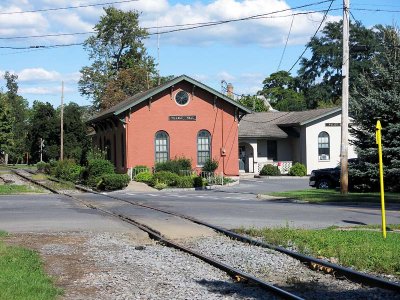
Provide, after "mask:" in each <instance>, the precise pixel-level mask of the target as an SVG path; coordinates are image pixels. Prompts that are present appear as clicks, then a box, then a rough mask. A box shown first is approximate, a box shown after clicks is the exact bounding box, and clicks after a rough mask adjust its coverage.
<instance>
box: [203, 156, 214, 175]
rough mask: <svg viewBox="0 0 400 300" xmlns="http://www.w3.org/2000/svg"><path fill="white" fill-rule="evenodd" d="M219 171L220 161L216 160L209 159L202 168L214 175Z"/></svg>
mask: <svg viewBox="0 0 400 300" xmlns="http://www.w3.org/2000/svg"><path fill="white" fill-rule="evenodd" d="M216 169H218V161H217V160H215V159H207V160H206V162H205V163H204V166H203V168H202V171H203V172H211V173H214V172H215V170H216Z"/></svg>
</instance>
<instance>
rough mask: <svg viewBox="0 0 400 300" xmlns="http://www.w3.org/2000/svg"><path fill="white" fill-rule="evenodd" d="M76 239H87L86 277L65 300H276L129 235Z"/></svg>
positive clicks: (54, 249)
mask: <svg viewBox="0 0 400 300" xmlns="http://www.w3.org/2000/svg"><path fill="white" fill-rule="evenodd" d="M76 235H79V236H80V237H82V236H85V237H86V240H85V242H84V243H82V244H81V245H78V247H81V249H80V250H79V251H80V252H81V254H80V255H79V257H80V258H79V264H80V265H81V267H82V268H84V269H85V270H86V272H84V274H83V276H81V277H79V278H76V279H75V280H74V282H73V283H72V285H70V286H69V287H68V290H67V291H66V293H65V298H66V299H154V300H156V299H163V300H164V299H276V298H275V297H274V296H273V295H271V294H270V293H268V292H266V291H264V290H262V289H260V288H258V287H255V286H250V285H246V284H242V283H237V282H234V281H232V279H231V278H230V277H229V276H227V275H226V273H224V272H222V271H220V270H218V269H216V268H214V267H212V266H210V265H208V264H206V263H204V262H202V261H201V260H199V259H196V258H194V257H192V256H190V255H188V254H185V253H183V252H181V251H178V250H175V249H172V248H168V247H165V246H162V245H159V244H156V243H153V242H147V243H138V242H137V241H135V240H132V239H131V238H130V237H129V235H127V234H116V233H101V234H93V233H76ZM40 251H41V252H42V254H44V255H53V256H66V257H67V258H68V256H70V258H69V259H70V260H71V259H73V258H72V257H71V255H72V254H73V253H75V254H76V253H77V251H76V249H75V250H74V249H73V247H72V245H71V244H69V245H68V246H65V245H64V246H63V245H60V244H57V243H54V241H52V242H51V243H50V244H47V245H44V246H43V247H42V248H41V250H40ZM79 251H78V252H79ZM75 259H76V258H75ZM86 265H87V266H86ZM88 266H91V267H88ZM57 270H58V271H59V270H60V267H58V269H57ZM60 275H61V276H62V274H59V276H60ZM85 291H91V293H90V294H88V293H87V292H85Z"/></svg>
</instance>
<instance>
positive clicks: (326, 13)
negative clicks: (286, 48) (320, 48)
mask: <svg viewBox="0 0 400 300" xmlns="http://www.w3.org/2000/svg"><path fill="white" fill-rule="evenodd" d="M333 1H334V0H332V1H331V3H330V4H329V7H328V9H327V10H326V11H325V15H324V17H323V18H322V20H321V23H320V24H319V26H318V28H317V30H316V31H315V33H314V35H313V37H312V38H311V40H312V39H313V38H315V36H316V35H317V33H318V31H319V29H320V28H321V26H322V24H323V23H324V21H325V19H326V16H327V15H328V12H329V11H330V9H331V6H332V4H333ZM308 48H309V45H307V46H306V48H305V49H304V51H303V53H301V55H300V56H299V58H298V59H297V60H296V61H295V63H294V64H293V65H292V67H291V68H290V69H289V71H288V73H290V71H292V69H293V68H294V66H295V65H296V64H297V63H298V62H299V60H300V59H301V58H302V57H303V55H304V53H306V51H307V49H308Z"/></svg>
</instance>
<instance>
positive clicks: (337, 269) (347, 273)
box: [75, 185, 400, 292]
mask: <svg viewBox="0 0 400 300" xmlns="http://www.w3.org/2000/svg"><path fill="white" fill-rule="evenodd" d="M75 187H76V188H77V189H79V190H82V191H85V192H89V193H93V194H98V195H102V196H105V197H109V198H112V199H116V200H119V201H123V202H126V203H129V204H132V205H137V206H140V207H144V208H148V209H152V210H155V211H159V212H162V213H166V214H169V215H173V216H176V217H180V218H183V219H186V220H189V221H191V222H194V223H196V224H199V225H203V226H206V227H209V228H211V229H214V230H215V231H217V232H220V233H222V234H224V235H226V236H229V237H230V238H233V239H235V240H238V241H241V242H244V243H247V244H251V245H254V246H259V247H263V248H267V249H271V250H275V251H278V252H281V253H284V254H286V255H289V256H291V257H293V258H295V259H297V260H299V261H301V262H303V263H305V264H307V265H309V266H310V265H311V264H312V263H314V264H317V265H320V266H323V267H326V268H330V269H332V270H333V271H334V273H333V274H334V276H336V277H340V276H344V277H346V278H347V279H348V280H351V281H353V282H357V283H361V284H365V285H369V286H373V287H379V288H383V289H387V290H393V291H397V292H400V285H399V284H397V283H395V282H391V281H388V280H385V279H382V278H379V277H376V276H373V275H369V274H365V273H362V272H359V271H356V270H353V269H350V268H346V267H343V266H340V265H338V264H334V263H331V262H328V261H325V260H322V259H318V258H315V257H311V256H308V255H304V254H301V253H298V252H295V251H292V250H289V249H286V248H284V247H279V246H275V245H271V244H268V243H265V242H262V241H259V240H256V239H253V238H250V237H248V236H244V235H241V234H238V233H236V232H233V231H230V230H228V229H225V228H223V227H220V226H216V225H213V224H210V223H207V222H204V221H201V220H199V219H196V218H194V217H190V216H186V215H183V214H180V213H176V212H172V211H168V210H165V209H161V208H157V207H153V206H150V205H146V204H142V203H139V202H136V201H131V200H126V199H123V198H119V197H116V196H113V195H108V194H104V193H99V192H97V191H94V190H92V189H89V188H86V187H84V186H81V185H75Z"/></svg>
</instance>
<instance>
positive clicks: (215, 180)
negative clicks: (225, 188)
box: [199, 171, 224, 185]
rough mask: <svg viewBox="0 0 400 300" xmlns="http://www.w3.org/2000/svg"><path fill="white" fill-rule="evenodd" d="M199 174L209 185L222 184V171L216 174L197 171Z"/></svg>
mask: <svg viewBox="0 0 400 300" xmlns="http://www.w3.org/2000/svg"><path fill="white" fill-rule="evenodd" d="M199 176H200V177H202V178H205V179H206V180H207V182H208V184H209V185H214V184H217V185H224V173H222V172H221V174H220V175H218V174H217V173H213V172H205V171H201V172H199Z"/></svg>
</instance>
